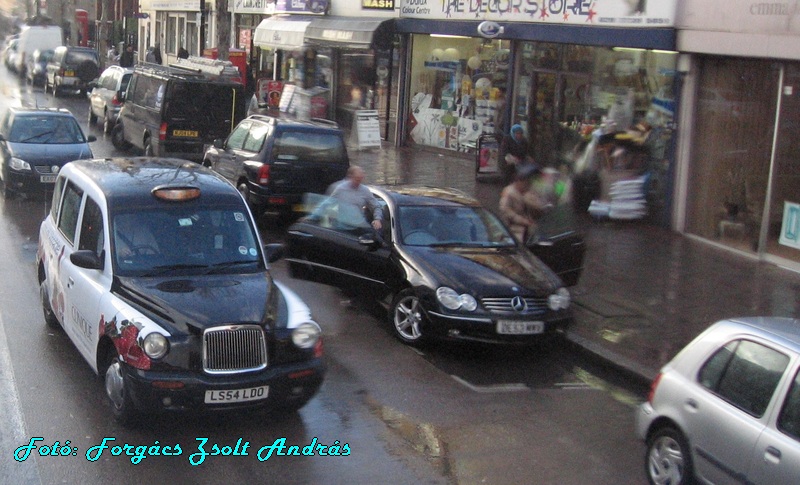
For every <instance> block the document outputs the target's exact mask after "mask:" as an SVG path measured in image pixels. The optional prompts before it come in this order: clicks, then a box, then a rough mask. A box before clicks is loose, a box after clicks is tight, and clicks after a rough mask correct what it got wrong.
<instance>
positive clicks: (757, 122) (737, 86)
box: [677, 0, 800, 270]
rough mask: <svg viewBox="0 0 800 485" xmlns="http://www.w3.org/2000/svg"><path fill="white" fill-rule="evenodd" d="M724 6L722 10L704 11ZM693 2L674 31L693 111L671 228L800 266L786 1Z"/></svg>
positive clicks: (795, 70) (797, 66)
mask: <svg viewBox="0 0 800 485" xmlns="http://www.w3.org/2000/svg"><path fill="white" fill-rule="evenodd" d="M722 6H724V8H725V9H726V11H728V12H729V15H728V16H727V17H726V18H725V19H722V18H718V17H715V16H713V15H711V14H712V13H713V12H716V10H714V9H715V8H721V7H722ZM690 11H691V12H692V13H693V15H691V16H687V19H686V25H685V30H683V31H682V32H681V35H680V37H679V39H680V42H679V47H680V48H681V51H682V52H683V54H681V55H682V56H684V58H685V59H684V60H685V61H686V62H685V64H686V69H685V71H684V72H685V74H684V76H685V80H684V83H685V88H684V92H686V93H687V96H689V97H690V100H691V102H692V105H693V109H692V110H691V112H692V113H693V116H692V117H691V118H687V119H686V120H685V123H687V124H686V129H683V130H682V131H683V132H689V133H691V136H690V137H687V140H686V149H685V150H682V158H683V157H685V158H686V160H687V163H686V170H685V171H683V172H682V173H681V174H680V176H679V180H678V183H679V186H680V187H681V188H682V189H683V190H684V191H685V194H686V196H685V201H686V202H685V207H684V208H683V210H682V211H680V214H679V217H678V221H677V226H678V229H679V230H684V231H685V232H687V233H689V234H692V235H695V236H698V237H700V238H702V239H705V240H708V241H711V242H713V243H715V244H719V245H721V246H723V247H726V248H730V249H733V250H735V251H737V252H741V253H744V254H746V255H748V256H752V257H757V258H760V259H764V260H767V261H772V262H775V263H777V264H780V265H781V266H785V267H789V268H792V269H796V270H800V190H799V189H798V187H800V141H798V140H800V47H798V46H800V44H798V43H797V42H793V41H791V39H797V38H798V35H800V29H798V28H797V27H793V26H792V25H791V23H788V22H787V21H786V18H787V17H786V15H785V12H784V11H783V10H780V9H772V10H770V9H759V8H754V7H753V6H752V4H751V3H748V2H745V1H741V0H736V1H734V2H725V3H724V4H723V3H722V2H717V1H711V2H707V1H696V2H693V3H692V8H691V10H690ZM682 122H684V120H682Z"/></svg>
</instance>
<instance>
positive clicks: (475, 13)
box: [397, 0, 677, 28]
mask: <svg viewBox="0 0 800 485" xmlns="http://www.w3.org/2000/svg"><path fill="white" fill-rule="evenodd" d="M397 1H398V3H399V5H400V17H401V18H424V19H436V20H473V21H474V20H476V19H477V20H484V21H494V22H526V23H530V22H535V23H549V24H580V25H587V24H588V25H596V26H602V27H635V28H647V27H651V28H652V27H672V26H674V25H675V14H676V11H677V0H660V1H658V2H652V1H651V2H646V1H637V2H631V1H629V0H604V1H602V2H598V1H592V0H560V1H545V2H542V1H541V0H517V1H514V2H478V1H447V2H445V1H442V0H397Z"/></svg>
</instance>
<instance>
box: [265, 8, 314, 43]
mask: <svg viewBox="0 0 800 485" xmlns="http://www.w3.org/2000/svg"><path fill="white" fill-rule="evenodd" d="M311 21H312V18H311V17H300V16H281V17H270V18H267V19H264V20H262V21H261V23H260V24H258V27H256V30H255V34H254V35H253V45H256V46H259V47H267V48H271V49H286V50H296V49H302V48H303V45H304V44H305V40H304V39H305V35H306V29H307V28H308V26H309V24H311Z"/></svg>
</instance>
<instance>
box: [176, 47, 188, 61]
mask: <svg viewBox="0 0 800 485" xmlns="http://www.w3.org/2000/svg"><path fill="white" fill-rule="evenodd" d="M188 58H189V51H187V50H186V48H184V47H183V46H181V47H180V48H179V49H178V59H188Z"/></svg>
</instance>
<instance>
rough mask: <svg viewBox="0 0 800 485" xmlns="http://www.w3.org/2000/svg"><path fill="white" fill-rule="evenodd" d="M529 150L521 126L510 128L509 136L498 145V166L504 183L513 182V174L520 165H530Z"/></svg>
mask: <svg viewBox="0 0 800 485" xmlns="http://www.w3.org/2000/svg"><path fill="white" fill-rule="evenodd" d="M529 148H530V147H529V145H528V140H527V139H526V138H525V130H523V128H522V125H519V124H516V125H514V126H512V127H511V131H510V132H509V134H508V135H506V136H504V137H503V141H502V142H501V143H500V165H501V168H502V174H503V180H504V182H505V183H507V184H508V183H511V182H512V181H513V180H514V174H515V173H516V171H517V169H518V168H519V167H520V166H521V165H523V164H525V163H532V160H531V157H530V155H528V153H529Z"/></svg>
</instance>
